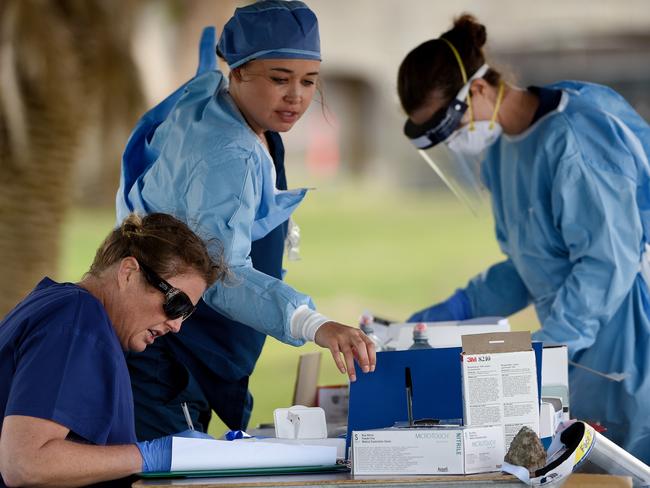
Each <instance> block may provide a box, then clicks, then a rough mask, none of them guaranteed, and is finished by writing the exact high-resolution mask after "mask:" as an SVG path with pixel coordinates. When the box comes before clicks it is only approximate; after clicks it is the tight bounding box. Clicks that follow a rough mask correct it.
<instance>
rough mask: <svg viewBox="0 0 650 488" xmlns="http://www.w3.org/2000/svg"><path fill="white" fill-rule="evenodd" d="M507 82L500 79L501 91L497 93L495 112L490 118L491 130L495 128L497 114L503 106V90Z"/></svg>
mask: <svg viewBox="0 0 650 488" xmlns="http://www.w3.org/2000/svg"><path fill="white" fill-rule="evenodd" d="M505 85H506V84H505V83H504V82H503V80H501V81H499V91H498V93H497V101H496V103H495V104H494V112H493V113H492V118H491V119H490V125H489V128H490V130H492V129H494V123H495V122H496V120H497V115H498V114H499V108H501V100H503V91H504V89H505Z"/></svg>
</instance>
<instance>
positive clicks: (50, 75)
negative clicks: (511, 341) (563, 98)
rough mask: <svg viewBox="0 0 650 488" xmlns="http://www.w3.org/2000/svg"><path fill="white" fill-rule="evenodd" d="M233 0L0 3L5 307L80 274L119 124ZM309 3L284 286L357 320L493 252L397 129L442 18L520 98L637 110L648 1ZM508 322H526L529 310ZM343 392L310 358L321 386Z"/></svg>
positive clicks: (646, 73) (489, 259)
mask: <svg viewBox="0 0 650 488" xmlns="http://www.w3.org/2000/svg"><path fill="white" fill-rule="evenodd" d="M244 3H247V2H243V1H238V0H2V1H0V269H2V271H3V276H4V279H3V280H2V281H1V282H0V315H3V314H4V313H6V311H8V310H9V308H10V307H11V306H13V304H15V303H16V302H17V301H18V300H19V299H20V298H21V297H22V296H23V295H24V294H25V293H26V292H27V291H28V290H30V289H31V288H32V287H33V285H34V283H36V282H37V281H38V280H39V279H40V278H41V277H42V276H43V275H49V276H51V277H53V278H55V279H61V280H73V281H74V280H77V279H79V278H80V276H81V275H82V274H83V272H84V271H85V270H86V269H87V268H88V265H89V263H90V262H91V260H92V256H93V253H94V251H95V249H96V247H97V246H98V245H99V243H100V241H101V240H102V239H103V237H104V236H105V235H106V234H107V233H108V231H109V230H110V228H111V227H112V225H113V224H114V211H113V200H114V194H115V190H116V188H117V185H118V181H119V162H120V155H121V152H122V150H123V148H124V145H125V143H126V140H127V137H128V134H129V132H130V130H131V128H132V127H133V125H134V124H135V122H136V121H137V119H138V117H139V116H140V115H141V114H142V113H143V111H144V110H146V109H147V108H149V107H151V106H153V105H154V104H155V103H157V102H159V101H160V100H162V99H163V98H164V97H165V96H166V95H167V94H168V93H170V92H171V91H172V90H173V89H174V88H175V87H177V86H178V85H179V84H181V83H182V82H184V81H185V80H187V79H188V78H190V77H191V76H192V74H193V72H194V70H195V68H196V59H197V58H196V51H197V42H198V39H199V36H200V32H201V29H202V27H203V26H205V25H207V24H214V25H216V26H217V29H218V30H220V28H221V26H222V25H223V23H224V22H225V21H226V20H227V18H228V17H229V16H230V15H231V13H232V12H233V10H234V8H235V7H236V6H238V5H241V4H244ZM308 3H309V5H310V6H311V7H312V8H313V9H314V10H315V12H316V13H317V15H318V17H319V21H320V28H321V43H322V50H323V59H324V62H323V65H322V69H321V73H322V79H323V86H324V89H323V96H324V99H321V100H319V101H318V102H320V103H318V102H317V103H314V104H312V108H311V109H310V110H309V112H308V113H307V114H306V115H305V116H304V118H303V120H301V121H300V122H299V123H298V124H297V125H296V127H295V128H294V129H293V130H292V131H291V132H290V133H288V134H286V136H285V145H286V147H287V161H286V165H287V168H288V178H289V184H290V186H293V187H296V186H307V187H317V188H318V189H317V190H315V191H312V192H311V193H310V194H309V196H308V197H307V199H306V200H305V202H304V204H303V205H302V206H301V207H300V209H299V210H298V211H297V213H296V220H297V221H298V223H299V225H300V226H301V229H302V236H303V237H302V243H301V252H302V257H303V259H302V260H301V261H297V262H287V263H286V268H287V269H288V275H287V281H288V282H289V283H290V284H292V285H294V286H295V287H296V288H298V289H300V290H302V291H305V292H307V293H309V294H311V295H312V296H313V298H314V301H315V302H316V304H317V305H318V306H319V309H320V310H321V311H323V312H324V313H325V314H327V315H330V316H332V317H334V318H336V319H338V320H341V321H344V322H347V323H352V324H353V323H355V322H356V321H357V318H358V316H359V314H360V313H361V312H362V311H363V310H365V309H368V310H371V311H373V312H375V313H376V314H378V315H383V316H386V317H389V318H394V319H403V318H405V317H406V316H407V315H408V314H409V313H410V312H412V311H413V310H415V309H418V308H420V307H423V306H425V305H427V304H430V303H433V302H435V301H437V300H441V299H444V298H445V297H447V296H448V295H449V294H451V293H452V292H453V291H454V289H455V288H456V287H458V286H462V285H463V284H464V283H465V282H466V281H467V280H468V279H469V278H470V277H471V276H473V275H474V274H476V273H477V272H480V271H481V270H483V269H484V268H485V267H486V266H488V265H489V264H491V263H493V262H495V261H497V260H499V259H501V256H500V252H499V250H498V248H497V246H496V243H495V240H494V236H493V230H492V222H491V220H490V218H489V216H487V215H484V216H482V217H481V218H475V217H474V216H472V215H471V214H470V213H469V212H468V211H467V210H466V209H464V208H463V207H462V206H461V205H460V204H458V203H457V202H455V201H454V200H453V199H452V198H451V196H450V194H449V193H448V192H447V191H446V190H445V188H444V187H443V186H442V185H441V184H440V181H439V180H438V179H437V177H436V176H435V175H434V174H433V172H432V171H431V170H430V169H429V168H427V167H426V165H424V164H423V163H422V161H420V159H419V157H418V156H417V154H416V153H415V151H413V150H412V149H411V147H410V146H409V143H408V141H406V139H405V138H404V137H403V136H402V125H403V122H404V114H403V113H402V112H401V110H400V108H399V103H398V102H397V97H396V89H395V85H396V82H395V78H396V70H397V67H398V65H399V63H400V61H401V59H402V58H403V57H404V55H405V54H406V53H407V52H408V51H409V50H410V49H412V48H413V47H415V46H416V45H417V44H419V43H421V42H423V41H425V40H427V39H429V38H431V37H436V36H438V35H439V34H440V33H442V32H443V31H444V30H446V29H447V28H449V26H450V25H451V21H452V18H453V17H454V16H457V15H458V14H460V13H461V12H464V11H469V12H472V13H474V14H475V15H476V16H477V17H478V18H479V20H481V21H482V22H483V23H485V24H486V25H487V28H488V46H489V51H488V55H489V60H490V63H491V64H492V65H494V66H496V67H497V68H498V69H500V70H502V71H503V72H504V73H506V76H507V77H508V78H509V79H510V80H514V81H516V82H517V83H518V84H519V85H520V86H527V85H529V84H543V83H548V82H551V81H555V80H558V79H583V80H589V81H594V82H598V83H604V84H607V85H610V86H612V87H613V88H615V89H617V90H619V91H620V92H621V93H622V94H623V95H624V96H625V97H626V98H627V99H628V100H629V101H630V102H631V103H632V104H633V105H634V106H635V108H636V109H637V110H638V111H639V112H640V113H641V114H642V115H643V116H645V117H646V118H648V117H649V116H650V92H649V91H648V89H647V88H648V86H650V62H649V61H650V42H649V41H650V29H649V27H650V9H648V8H647V2H646V1H645V0H621V1H618V2H611V1H610V0H547V1H545V2H534V3H530V2H521V1H518V0H491V1H489V2H486V1H480V0H462V1H457V2H445V1H442V0H402V1H400V2H396V1H394V0H352V1H350V0H311V1H308ZM342 12H345V15H342ZM222 69H225V67H223V66H222ZM511 323H512V324H513V326H514V327H515V328H520V329H534V328H536V327H537V326H538V323H537V320H536V317H535V315H534V313H533V312H532V311H531V310H526V311H524V312H522V313H520V314H518V315H517V316H515V317H512V318H511ZM311 349H313V346H306V347H305V348H302V349H295V348H291V347H288V346H285V345H282V344H280V343H278V342H277V341H275V340H273V339H269V341H268V342H267V345H266V347H265V350H264V353H263V355H262V359H261V360H260V362H259V363H258V366H257V369H256V371H255V374H254V375H253V377H252V390H253V393H254V394H255V397H256V406H255V409H254V412H253V420H252V424H255V423H257V422H261V421H269V420H270V419H271V416H272V409H273V408H275V407H278V406H286V405H287V404H288V403H289V402H290V401H291V394H292V389H293V382H294V378H295V370H296V364H297V356H298V354H299V353H301V352H306V351H307V350H311ZM343 381H344V377H343V376H341V375H340V374H339V373H338V372H337V371H335V369H334V368H333V366H332V364H331V361H330V360H329V358H328V357H324V360H323V368H322V373H321V382H322V383H329V384H331V383H341V382H343ZM221 427H222V426H221V425H220V424H219V423H215V424H214V425H213V426H212V432H213V433H219V431H220V429H221Z"/></svg>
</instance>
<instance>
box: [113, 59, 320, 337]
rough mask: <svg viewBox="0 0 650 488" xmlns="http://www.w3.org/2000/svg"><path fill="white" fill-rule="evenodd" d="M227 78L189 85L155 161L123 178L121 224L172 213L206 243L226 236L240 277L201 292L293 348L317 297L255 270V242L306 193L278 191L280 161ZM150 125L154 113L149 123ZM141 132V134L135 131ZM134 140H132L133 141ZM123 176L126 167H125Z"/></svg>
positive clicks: (162, 132)
mask: <svg viewBox="0 0 650 488" xmlns="http://www.w3.org/2000/svg"><path fill="white" fill-rule="evenodd" d="M227 85H228V83H227V80H226V78H225V77H224V76H223V74H222V73H221V72H219V71H215V70H212V71H208V72H206V73H203V74H200V75H198V76H197V77H195V78H194V79H192V80H191V81H190V82H189V83H188V84H186V85H185V87H184V89H183V92H182V95H181V96H180V98H179V99H178V100H177V101H176V102H175V104H174V106H173V107H172V108H171V111H170V113H169V115H168V116H167V117H166V118H165V120H164V121H163V122H162V124H161V125H160V126H158V127H157V128H156V129H155V133H154V135H153V138H152V139H151V140H150V141H149V142H148V143H147V149H146V153H147V156H148V157H151V155H153V157H152V159H153V161H152V162H151V164H149V165H148V166H147V167H145V168H142V172H141V174H139V175H130V176H129V178H126V179H134V180H135V181H134V183H133V184H132V185H130V186H129V185H128V184H126V185H125V175H124V173H123V174H122V182H121V184H120V189H119V190H118V194H117V198H116V204H117V218H118V221H121V220H122V219H124V218H125V217H126V216H127V215H128V214H129V212H131V211H139V212H143V213H151V212H166V213H170V214H172V215H174V216H175V217H177V218H179V219H180V220H183V221H184V222H187V223H188V224H189V225H190V227H192V229H193V230H194V231H196V232H197V233H198V234H199V235H200V236H201V237H203V238H205V239H210V238H215V237H216V238H218V239H219V241H221V243H222V245H223V249H224V252H225V255H226V259H227V262H228V264H229V266H230V270H231V272H232V273H233V275H234V279H232V280H230V282H229V283H226V284H222V283H217V284H215V285H213V286H211V287H210V288H209V289H208V290H207V291H206V292H205V294H204V295H203V299H204V300H205V302H206V303H207V304H208V305H210V306H211V307H213V308H214V309H216V310H217V311H218V312H220V313H222V314H223V315H225V316H227V317H228V318H231V319H233V320H236V321H238V322H243V323H245V324H247V325H249V326H251V327H253V328H254V329H256V330H258V331H260V332H263V333H265V334H269V335H272V336H273V337H275V338H277V339H279V340H281V341H283V342H286V343H289V344H293V345H301V344H303V343H304V341H302V340H298V339H294V338H293V337H292V336H291V335H290V319H291V316H292V314H293V312H294V311H295V310H296V308H297V307H299V306H300V305H308V306H309V307H310V308H314V306H313V304H312V301H311V299H310V298H309V297H308V296H306V295H303V294H301V293H299V292H297V291H296V290H294V289H293V288H291V287H290V286H289V285H287V284H285V283H283V282H282V281H281V280H278V279H275V278H272V277H270V276H268V275H266V274H264V273H262V272H260V271H257V270H255V269H254V268H253V267H252V265H251V260H250V257H249V254H250V250H251V242H252V241H255V240H258V239H261V238H262V237H264V236H265V235H267V234H268V233H269V232H270V231H271V230H273V229H274V228H275V227H277V226H278V225H280V224H281V223H283V222H285V221H286V220H287V219H288V218H289V216H290V215H291V213H292V212H293V211H294V210H295V209H296V207H297V206H298V204H299V203H300V202H301V201H302V199H303V197H304V196H305V193H306V190H305V189H299V190H291V191H281V190H278V189H277V188H276V187H275V168H274V166H273V160H272V159H271V155H270V154H269V153H268V151H267V150H266V148H265V147H264V146H263V145H262V143H261V142H260V140H259V139H258V138H257V136H256V135H255V134H254V133H253V131H252V130H251V129H250V128H249V126H248V125H247V123H246V121H245V120H244V118H243V117H242V115H241V113H240V112H239V110H238V109H237V107H236V105H235V104H234V102H233V100H232V98H231V97H230V95H229V94H228V91H227V89H228V86H227ZM144 119H146V116H145V118H144ZM136 132H137V131H136ZM132 137H134V136H132ZM123 171H124V168H123Z"/></svg>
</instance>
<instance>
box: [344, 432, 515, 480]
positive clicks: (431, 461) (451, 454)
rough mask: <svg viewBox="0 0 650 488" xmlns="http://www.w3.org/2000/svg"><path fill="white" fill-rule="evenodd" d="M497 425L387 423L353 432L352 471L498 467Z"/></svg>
mask: <svg viewBox="0 0 650 488" xmlns="http://www.w3.org/2000/svg"><path fill="white" fill-rule="evenodd" d="M504 454H505V451H504V446H503V433H502V429H501V427H500V426H490V427H477V428H472V427H460V426H453V427H431V428H421V427H419V428H391V429H377V430H361V431H353V432H352V472H353V474H354V475H369V476H370V475H406V474H419V475H436V474H472V473H485V472H490V471H499V470H500V469H501V463H502V462H503V457H504Z"/></svg>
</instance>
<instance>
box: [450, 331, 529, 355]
mask: <svg viewBox="0 0 650 488" xmlns="http://www.w3.org/2000/svg"><path fill="white" fill-rule="evenodd" d="M461 342H462V345H463V353H464V354H490V353H495V352H518V351H530V350H531V342H530V331H521V332H490V333H487V334H469V335H464V336H462V337H461Z"/></svg>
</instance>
